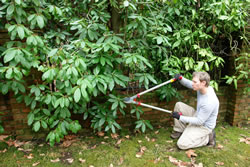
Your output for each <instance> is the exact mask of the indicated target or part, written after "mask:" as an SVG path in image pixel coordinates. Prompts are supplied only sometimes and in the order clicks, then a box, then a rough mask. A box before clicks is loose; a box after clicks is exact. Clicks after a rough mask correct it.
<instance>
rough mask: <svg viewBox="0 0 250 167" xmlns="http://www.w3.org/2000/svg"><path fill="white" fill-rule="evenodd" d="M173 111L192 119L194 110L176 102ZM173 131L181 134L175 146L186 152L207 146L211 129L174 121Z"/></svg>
mask: <svg viewBox="0 0 250 167" xmlns="http://www.w3.org/2000/svg"><path fill="white" fill-rule="evenodd" d="M174 111H176V112H182V114H183V116H189V117H192V116H194V114H195V112H196V111H195V109H194V108H193V107H191V106H188V105H186V104H184V103H182V102H177V103H176V104H175V107H174ZM173 129H174V131H177V132H182V135H181V137H180V138H179V140H178V141H177V146H178V147H179V148H180V149H183V150H186V149H190V148H196V147H201V146H205V145H207V143H208V141H209V134H210V133H211V132H212V129H209V128H207V127H205V126H198V125H191V124H185V123H183V122H181V121H180V120H177V119H174V128H173Z"/></svg>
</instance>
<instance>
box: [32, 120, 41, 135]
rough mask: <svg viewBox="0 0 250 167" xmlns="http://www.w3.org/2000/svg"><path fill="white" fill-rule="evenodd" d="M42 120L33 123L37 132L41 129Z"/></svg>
mask: <svg viewBox="0 0 250 167" xmlns="http://www.w3.org/2000/svg"><path fill="white" fill-rule="evenodd" d="M40 126H41V124H40V121H36V123H35V124H34V125H33V128H34V131H35V132H37V131H38V130H39V129H40Z"/></svg>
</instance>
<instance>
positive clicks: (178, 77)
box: [174, 74, 182, 80]
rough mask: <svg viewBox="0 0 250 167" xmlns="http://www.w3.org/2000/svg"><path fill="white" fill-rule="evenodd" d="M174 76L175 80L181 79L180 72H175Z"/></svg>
mask: <svg viewBox="0 0 250 167" xmlns="http://www.w3.org/2000/svg"><path fill="white" fill-rule="evenodd" d="M174 78H175V79H176V80H181V79H182V76H181V74H175V76H174Z"/></svg>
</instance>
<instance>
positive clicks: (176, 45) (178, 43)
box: [172, 40, 181, 48]
mask: <svg viewBox="0 0 250 167" xmlns="http://www.w3.org/2000/svg"><path fill="white" fill-rule="evenodd" d="M180 44H181V41H180V40H178V41H176V42H175V43H174V44H173V47H172V48H175V47H178V46H179V45H180Z"/></svg>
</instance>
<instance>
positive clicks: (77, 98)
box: [74, 88, 81, 103]
mask: <svg viewBox="0 0 250 167" xmlns="http://www.w3.org/2000/svg"><path fill="white" fill-rule="evenodd" d="M80 98H81V90H80V89H79V88H77V89H76V91H75V93H74V100H75V102H76V103H77V102H78V101H79V100H80Z"/></svg>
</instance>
